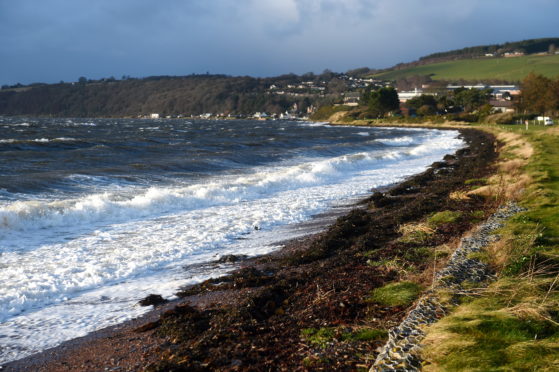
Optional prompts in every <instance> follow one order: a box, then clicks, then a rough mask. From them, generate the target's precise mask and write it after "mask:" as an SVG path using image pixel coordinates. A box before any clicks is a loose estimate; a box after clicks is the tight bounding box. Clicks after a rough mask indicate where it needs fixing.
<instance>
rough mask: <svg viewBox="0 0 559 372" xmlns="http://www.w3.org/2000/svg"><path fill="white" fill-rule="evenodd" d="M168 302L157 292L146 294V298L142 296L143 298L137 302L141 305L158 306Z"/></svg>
mask: <svg viewBox="0 0 559 372" xmlns="http://www.w3.org/2000/svg"><path fill="white" fill-rule="evenodd" d="M166 302H168V301H167V300H166V299H164V298H163V297H162V296H161V295H158V294H150V295H149V296H147V297H146V298H144V299H143V300H141V301H140V302H139V304H140V305H141V306H150V305H153V306H158V305H161V304H164V303H166Z"/></svg>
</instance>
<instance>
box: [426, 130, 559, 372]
mask: <svg viewBox="0 0 559 372" xmlns="http://www.w3.org/2000/svg"><path fill="white" fill-rule="evenodd" d="M488 130H493V131H495V132H496V133H498V136H499V138H500V139H501V140H503V141H505V142H506V144H507V145H506V146H505V147H504V148H503V149H502V151H501V160H500V165H499V169H498V171H497V175H496V176H494V177H492V178H490V179H488V180H487V185H485V186H482V187H480V188H478V189H476V190H474V191H472V192H473V193H477V192H485V193H487V194H488V195H492V196H493V197H494V198H495V199H498V201H499V202H500V203H502V202H506V201H507V200H510V199H516V200H518V202H519V203H520V204H521V205H522V206H524V207H526V208H527V209H528V211H526V212H524V213H521V214H519V215H517V216H515V217H513V218H511V219H509V220H508V221H507V223H506V226H505V227H503V228H502V229H501V230H500V231H499V234H500V235H501V236H502V238H501V240H500V241H499V242H497V243H495V244H493V245H492V246H491V247H490V248H489V249H488V250H487V251H486V252H483V253H481V255H483V256H484V257H483V259H484V260H485V261H486V262H489V263H490V264H491V265H492V266H493V267H494V268H495V269H496V271H497V272H498V274H499V279H498V280H497V281H496V282H495V283H493V284H492V285H491V286H490V287H489V288H487V289H485V290H479V293H477V295H476V296H473V297H470V298H468V300H467V301H464V303H463V304H462V305H460V306H458V307H457V308H456V309H455V310H454V312H453V313H452V314H451V315H449V316H447V317H445V318H444V319H442V320H441V321H440V322H438V323H437V324H435V325H434V326H432V327H430V328H429V329H428V331H427V337H426V339H425V340H424V344H425V345H426V347H425V348H424V351H423V357H424V358H425V360H426V364H425V366H424V370H425V371H557V370H559V358H557V355H559V291H558V287H559V285H558V284H559V274H558V273H559V129H556V128H544V127H540V126H533V127H530V128H529V129H528V131H526V130H525V128H524V127H522V128H521V127H516V126H501V127H494V128H493V129H488ZM472 184H475V183H472Z"/></svg>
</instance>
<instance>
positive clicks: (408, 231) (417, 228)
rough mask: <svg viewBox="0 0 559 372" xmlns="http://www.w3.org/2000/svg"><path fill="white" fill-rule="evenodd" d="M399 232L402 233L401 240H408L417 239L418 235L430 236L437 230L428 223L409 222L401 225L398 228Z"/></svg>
mask: <svg viewBox="0 0 559 372" xmlns="http://www.w3.org/2000/svg"><path fill="white" fill-rule="evenodd" d="M398 232H399V233H400V234H402V237H401V238H400V240H401V241H406V240H408V239H410V238H411V239H415V238H416V237H421V236H424V237H428V236H431V235H433V234H434V233H435V230H434V229H433V228H432V227H431V226H429V225H428V224H427V223H424V222H420V223H408V224H405V225H401V226H400V227H399V228H398Z"/></svg>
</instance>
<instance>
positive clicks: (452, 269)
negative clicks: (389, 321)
mask: <svg viewBox="0 0 559 372" xmlns="http://www.w3.org/2000/svg"><path fill="white" fill-rule="evenodd" d="M523 210H524V209H523V208H521V207H519V206H518V205H516V204H514V203H509V204H507V205H505V206H503V207H501V208H499V209H498V210H497V212H495V213H494V214H493V215H492V216H491V217H490V218H488V219H487V221H486V222H485V223H484V224H482V225H481V226H479V227H478V228H477V229H476V230H475V231H474V233H473V234H472V235H471V236H468V237H465V238H463V239H462V240H461V242H460V245H459V247H458V248H457V249H456V251H455V252H454V253H453V254H452V256H451V257H450V260H449V262H448V265H447V266H446V267H445V268H444V269H442V270H441V271H439V272H438V273H437V274H436V276H435V281H434V283H433V287H432V289H430V290H429V291H427V292H426V293H425V294H424V295H423V296H422V297H421V298H420V299H419V300H418V302H417V305H416V306H415V308H414V309H413V310H411V311H410V313H409V314H408V315H407V316H406V318H405V319H404V320H403V321H402V322H401V323H400V324H399V325H398V326H396V327H394V328H392V329H390V331H389V332H388V342H387V343H386V344H385V345H384V347H382V350H381V352H380V353H379V355H378V356H377V358H376V360H375V363H374V364H373V366H372V367H371V369H370V372H383V371H420V370H421V359H420V358H419V356H418V355H419V353H418V352H419V350H420V347H421V341H422V340H423V338H424V337H425V332H424V328H425V327H426V326H427V325H429V324H432V323H435V322H436V321H437V320H438V319H440V318H442V317H443V316H444V315H445V313H446V312H447V311H448V310H449V307H452V304H446V305H443V304H441V302H440V300H439V298H438V297H437V292H438V290H440V289H445V290H446V291H449V292H450V293H452V294H454V295H455V296H454V299H455V300H457V299H458V297H459V296H460V295H463V294H465V293H467V292H468V290H467V289H466V288H464V283H465V282H468V283H480V284H481V283H488V282H489V281H490V280H492V279H494V275H493V274H492V273H491V271H490V269H489V267H488V265H487V264H485V263H483V262H481V261H480V260H478V259H475V258H471V254H472V253H475V252H480V251H481V250H482V249H484V248H485V247H487V246H488V245H489V244H491V243H492V242H495V241H496V240H498V239H499V236H498V235H496V234H494V231H495V230H497V229H499V228H501V227H502V226H503V222H504V221H505V220H506V219H508V218H510V217H511V216H513V215H515V214H516V213H519V212H522V211H523ZM455 304H456V302H455Z"/></svg>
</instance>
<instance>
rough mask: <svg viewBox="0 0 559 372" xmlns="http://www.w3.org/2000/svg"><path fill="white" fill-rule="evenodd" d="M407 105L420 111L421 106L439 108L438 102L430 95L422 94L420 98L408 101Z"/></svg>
mask: <svg viewBox="0 0 559 372" xmlns="http://www.w3.org/2000/svg"><path fill="white" fill-rule="evenodd" d="M406 105H408V106H410V107H412V108H414V109H416V110H417V109H419V108H420V107H421V106H430V107H433V108H436V107H437V100H436V99H435V97H433V96H432V95H430V94H422V95H420V96H418V97H414V98H412V99H409V100H408V101H406Z"/></svg>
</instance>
